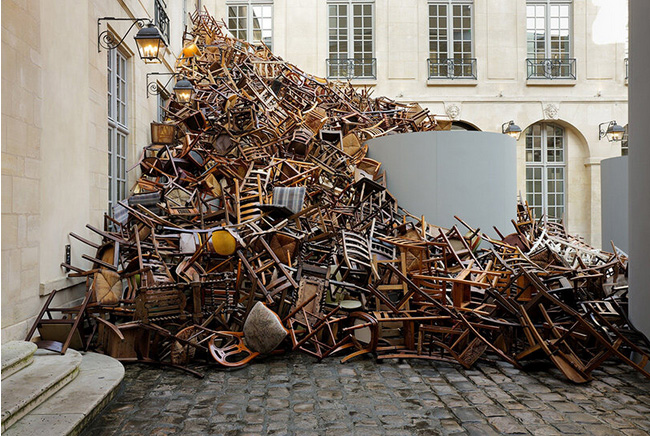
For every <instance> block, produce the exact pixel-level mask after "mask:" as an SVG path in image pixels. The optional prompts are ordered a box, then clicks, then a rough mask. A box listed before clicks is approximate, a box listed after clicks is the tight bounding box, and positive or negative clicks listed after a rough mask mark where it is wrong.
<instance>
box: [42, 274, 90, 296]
mask: <svg viewBox="0 0 650 436" xmlns="http://www.w3.org/2000/svg"><path fill="white" fill-rule="evenodd" d="M85 281H86V279H85V278H83V277H59V278H58V279H54V280H50V281H47V282H42V283H40V284H39V287H38V295H39V296H40V297H45V296H47V295H50V294H51V293H52V291H54V290H55V289H56V290H57V291H63V290H65V289H69V288H72V287H73V286H77V285H79V284H81V283H83V282H85Z"/></svg>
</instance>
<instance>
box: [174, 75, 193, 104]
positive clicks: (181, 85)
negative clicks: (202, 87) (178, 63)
mask: <svg viewBox="0 0 650 436" xmlns="http://www.w3.org/2000/svg"><path fill="white" fill-rule="evenodd" d="M193 93H194V86H192V82H190V81H189V80H187V79H186V78H185V77H183V78H182V79H181V80H178V81H176V85H174V94H176V100H178V102H180V103H189V102H190V100H191V99H192V94H193Z"/></svg>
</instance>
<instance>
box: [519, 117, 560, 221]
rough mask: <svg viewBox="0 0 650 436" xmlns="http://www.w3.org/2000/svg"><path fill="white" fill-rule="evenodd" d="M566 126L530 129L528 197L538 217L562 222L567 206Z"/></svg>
mask: <svg viewBox="0 0 650 436" xmlns="http://www.w3.org/2000/svg"><path fill="white" fill-rule="evenodd" d="M565 158H566V156H565V139H564V129H563V128H562V127H560V126H558V125H556V124H548V123H537V124H534V125H532V126H530V127H529V128H528V129H527V130H526V200H527V201H528V205H529V206H530V207H531V208H532V209H533V210H534V212H535V217H537V218H539V217H541V216H542V215H543V214H546V216H547V217H548V219H549V220H552V221H559V220H561V219H562V216H563V215H564V205H565V192H566V187H565V180H566V174H565Z"/></svg>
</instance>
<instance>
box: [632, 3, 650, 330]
mask: <svg viewBox="0 0 650 436" xmlns="http://www.w3.org/2000/svg"><path fill="white" fill-rule="evenodd" d="M649 19H650V2H649V1H641V0H636V1H631V2H630V79H629V83H630V91H629V95H630V105H629V108H630V114H629V120H630V124H629V135H630V137H629V147H630V149H629V150H630V151H629V159H630V180H629V189H630V206H629V214H630V221H629V222H630V272H629V273H630V276H629V283H630V294H629V295H630V317H631V319H632V322H633V323H634V325H635V326H636V327H637V328H638V329H641V330H642V331H643V332H644V333H645V334H646V335H648V336H650V123H649V122H648V113H650V82H648V71H650V45H648V41H650V26H648V20H649Z"/></svg>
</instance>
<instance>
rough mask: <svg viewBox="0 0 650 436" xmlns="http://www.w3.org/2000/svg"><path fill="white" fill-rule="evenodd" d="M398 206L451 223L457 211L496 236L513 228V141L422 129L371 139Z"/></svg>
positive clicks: (494, 135)
mask: <svg viewBox="0 0 650 436" xmlns="http://www.w3.org/2000/svg"><path fill="white" fill-rule="evenodd" d="M368 146H369V157H371V158H372V159H376V160H378V161H380V162H381V163H382V168H383V169H385V170H386V176H387V180H388V189H389V190H390V192H391V193H392V194H393V195H395V197H396V198H397V201H398V203H399V205H400V206H402V207H403V208H405V209H407V210H408V211H409V212H410V213H412V214H413V215H417V216H420V215H424V216H425V217H426V219H427V222H430V223H432V224H436V225H440V226H443V227H451V226H453V225H454V224H458V225H459V227H461V229H462V226H460V223H459V222H458V221H456V220H455V219H454V215H457V216H458V217H460V218H461V219H463V220H464V221H465V222H467V223H468V224H469V225H471V226H472V227H474V228H476V227H479V228H480V229H481V230H483V231H484V232H486V233H487V234H488V235H490V236H492V237H496V233H495V232H494V230H493V228H492V226H496V227H497V228H498V229H499V230H500V231H501V232H502V233H504V234H508V233H512V232H513V231H514V229H513V227H512V224H511V223H510V220H511V219H512V218H514V217H515V214H516V195H517V174H516V150H515V141H514V140H513V139H512V138H510V137H508V136H507V135H503V134H499V133H489V132H468V131H448V132H420V133H406V134H400V135H389V136H384V137H380V138H375V139H373V140H371V141H368Z"/></svg>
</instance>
